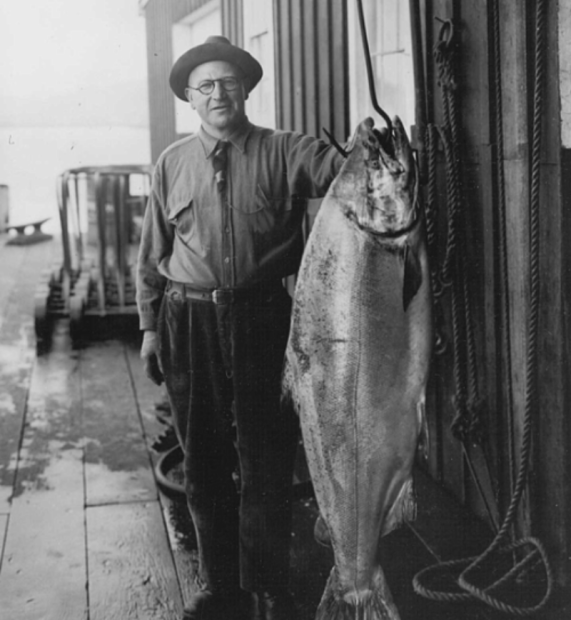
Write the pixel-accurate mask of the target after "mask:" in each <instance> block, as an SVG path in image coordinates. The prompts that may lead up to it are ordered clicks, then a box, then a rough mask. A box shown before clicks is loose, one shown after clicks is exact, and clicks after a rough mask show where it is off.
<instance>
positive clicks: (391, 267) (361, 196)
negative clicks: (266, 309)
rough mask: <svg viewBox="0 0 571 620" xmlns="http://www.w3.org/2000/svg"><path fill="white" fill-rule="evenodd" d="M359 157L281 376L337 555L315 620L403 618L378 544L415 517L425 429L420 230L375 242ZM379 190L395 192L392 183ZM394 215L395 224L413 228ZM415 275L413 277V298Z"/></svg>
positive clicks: (424, 267)
mask: <svg viewBox="0 0 571 620" xmlns="http://www.w3.org/2000/svg"><path fill="white" fill-rule="evenodd" d="M401 129H402V127H401ZM401 144H404V142H402V143H401ZM406 144H408V142H407V143H406ZM405 146H406V145H405ZM397 150H398V149H397ZM360 157H362V155H360V154H359V152H356V153H353V154H352V155H351V156H350V159H349V160H348V161H347V162H346V166H345V167H344V168H343V169H342V170H341V172H340V174H339V176H338V177H337V179H336V181H335V182H334V184H333V186H332V187H331V188H330V191H329V193H328V195H327V196H326V198H325V199H324V201H323V203H322V206H321V208H320V211H319V213H318V215H317V218H316V220H315V223H314V226H313V229H312V232H311V234H310V237H309V239H308V243H307V245H306V249H305V252H304V258H303V261H302V265H301V268H300V271H299V275H298V281H297V285H296V291H295V299H294V307H293V312H292V324H291V330H290V340H289V343H288V348H287V352H286V360H287V363H286V368H285V372H284V392H285V393H286V394H287V393H291V397H292V399H293V401H294V404H295V406H296V408H297V411H298V413H299V415H300V422H301V427H302V432H303V440H304V446H305V451H306V456H307V462H308V465H309V469H310V473H311V478H312V481H313V485H314V489H315V494H316V497H317V501H318V504H319V509H320V512H321V515H322V517H323V518H324V520H325V522H326V523H327V527H328V530H329V533H330V537H331V543H332V547H333V552H334V557H335V566H334V568H333V570H332V573H331V576H330V578H329V580H328V583H327V586H326V588H325V592H324V595H323V598H322V602H321V604H320V606H319V609H318V613H317V620H320V619H322V620H325V619H327V620H335V618H339V619H345V618H347V619H348V618H351V619H352V620H398V618H399V615H398V611H397V609H396V607H395V606H394V604H393V603H392V598H391V594H390V592H389V589H388V586H387V584H386V582H385V579H384V575H383V572H382V568H381V567H380V565H379V562H378V545H379V540H380V537H381V536H382V535H383V534H386V533H387V532H388V531H390V530H391V529H393V528H394V527H396V526H397V525H398V524H399V523H401V522H402V521H403V520H405V519H407V518H412V517H413V516H414V497H413V492H412V467H413V462H414V458H415V454H416V448H417V445H418V441H419V437H420V436H421V433H422V429H423V426H424V421H423V402H424V392H425V387H426V380H427V377H428V360H429V357H430V347H431V342H430V341H431V316H430V288H429V287H430V284H429V283H430V278H429V271H428V264H427V259H426V248H425V245H424V241H423V233H422V228H421V227H420V226H413V227H410V228H409V233H407V234H406V235H403V238H402V239H400V240H399V241H398V242H393V241H391V242H389V243H387V242H384V241H383V240H382V239H381V238H380V237H379V236H378V235H375V234H372V233H371V231H370V226H372V225H374V223H375V217H376V213H375V212H374V211H371V209H370V208H369V206H370V203H369V200H370V196H369V193H368V192H369V189H368V188H370V187H371V186H372V185H371V184H370V183H369V182H368V176H367V175H368V174H369V173H368V172H367V171H366V170H365V167H364V165H363V163H362V161H363V160H362V159H360ZM392 169H394V170H397V169H398V166H396V165H395V166H394V167H393V168H392ZM383 174H384V172H383ZM397 181H398V184H399V186H398V187H399V188H402V178H401V177H399V178H398V179H397ZM381 186H382V187H383V188H384V189H383V191H385V190H386V189H387V188H388V190H387V191H390V188H391V179H390V178H387V176H386V175H385V178H384V179H383V183H382V184H378V185H376V186H375V187H381ZM399 191H400V189H399ZM405 197H406V196H405ZM409 202H410V201H409ZM389 203H390V201H389V200H388V199H387V200H386V201H385V202H384V203H383V209H382V210H380V211H379V212H382V213H383V217H384V215H385V212H386V211H387V209H389V208H390V204H389ZM404 206H405V207H406V208H410V205H404ZM363 213H364V216H363ZM397 215H398V217H396V216H395V218H392V221H399V222H405V221H407V217H408V216H407V214H406V213H399V214H397ZM409 219H410V218H409ZM362 222H364V224H363V225H361V223H362ZM411 257H412V259H411ZM409 259H411V260H410V262H408V263H407V260H409ZM407 269H408V270H409V273H410V270H412V271H413V272H414V271H415V270H416V273H413V276H414V278H413V279H411V280H410V282H412V283H414V286H413V287H412V294H411V295H410V296H405V295H403V291H404V290H410V289H406V287H405V278H406V274H407ZM403 298H406V299H407V301H406V302H405V303H403Z"/></svg>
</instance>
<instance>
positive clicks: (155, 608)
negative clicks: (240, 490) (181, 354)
mask: <svg viewBox="0 0 571 620" xmlns="http://www.w3.org/2000/svg"><path fill="white" fill-rule="evenodd" d="M4 241H5V237H2V236H0V264H2V265H3V268H2V270H1V273H0V312H1V315H0V545H1V546H0V620H82V619H84V620H175V619H177V618H179V617H181V614H182V608H183V604H184V600H187V599H188V597H189V596H190V595H191V593H192V591H193V587H194V585H193V576H194V573H195V570H196V540H195V539H194V535H193V532H192V523H191V521H190V519H189V517H188V513H187V511H186V507H185V505H184V501H182V500H181V499H180V498H178V499H177V498H169V497H167V496H165V495H164V494H162V493H161V492H160V491H159V490H158V488H157V485H156V482H155V478H154V470H153V466H154V463H155V462H156V459H157V454H156V453H155V452H154V451H153V450H152V449H151V445H152V443H153V441H154V440H155V439H156V437H157V436H158V434H159V433H160V432H162V430H163V429H164V427H163V426H162V425H161V423H160V422H159V421H158V419H157V416H156V408H155V404H156V403H157V402H160V401H161V400H162V399H163V396H164V395H163V392H162V390H161V389H160V388H157V387H155V386H154V385H153V384H152V383H150V382H149V381H148V380H147V379H146V378H145V377H144V375H143V371H142V367H141V363H140V360H139V354H138V348H139V343H140V340H139V334H138V333H137V331H136V329H134V330H131V331H128V330H125V331H123V332H122V333H115V334H114V336H113V337H112V338H110V339H98V340H92V341H90V342H88V343H86V344H85V345H84V346H83V347H82V348H80V349H74V348H73V347H72V345H71V342H70V338H69V329H68V325H67V324H66V321H65V320H62V321H60V322H58V323H57V324H56V327H55V330H54V335H53V342H52V346H51V348H50V349H49V350H48V351H46V352H44V353H43V354H42V355H40V356H37V355H36V350H35V337H34V333H33V320H32V308H33V301H32V298H33V292H34V288H35V284H36V282H37V279H38V277H39V274H40V272H41V270H42V268H44V267H45V266H46V265H49V264H50V262H51V261H52V260H53V259H54V258H55V259H56V260H57V258H58V254H59V244H58V243H57V241H53V242H47V243H42V244H38V245H35V246H20V247H12V246H5V245H4ZM96 331H97V330H96ZM419 480H420V481H421V482H422V480H423V479H422V477H421V478H419ZM427 488H428V487H427V483H426V481H425V482H424V483H423V484H421V485H420V503H421V506H420V518H419V521H418V522H417V523H416V524H415V525H414V526H412V527H404V528H401V529H400V530H398V531H397V532H395V533H393V534H391V535H389V536H388V537H386V539H384V540H383V543H382V548H381V553H382V559H383V566H384V568H385V571H386V573H387V579H388V581H389V584H390V587H391V589H392V591H393V595H394V598H395V602H396V604H397V606H398V607H399V609H400V611H401V616H402V620H413V619H415V620H416V619H418V618H423V619H425V620H436V619H438V620H448V619H450V620H453V619H454V620H456V619H458V618H467V619H469V618H474V619H475V618H492V617H494V616H493V615H492V614H491V612H489V611H488V610H486V609H483V608H482V607H479V606H474V605H464V606H458V605H444V604H438V603H432V602H430V601H426V600H424V599H421V598H420V597H418V596H417V595H415V594H414V593H413V590H412V586H411V580H412V577H413V575H414V574H415V572H416V571H418V570H420V569H421V568H424V567H425V566H427V565H429V564H432V563H434V562H436V561H439V560H443V559H448V558H449V557H457V556H459V555H462V554H463V551H464V550H466V551H467V552H468V554H471V553H474V552H478V550H480V551H481V550H483V547H481V546H480V547H479V548H477V547H478V545H483V544H484V543H485V541H486V537H487V536H489V535H488V534H487V532H486V531H485V528H484V529H482V528H481V526H478V524H477V523H475V522H474V521H473V520H470V519H466V518H465V516H463V515H462V513H461V510H460V509H458V507H457V506H455V505H453V503H449V504H446V502H445V501H444V500H443V501H442V502H436V503H435V502H434V500H433V499H431V497H430V492H428V491H426V489H427ZM423 489H424V490H423ZM446 501H450V500H446ZM316 516H317V508H316V505H315V502H314V500H313V499H312V498H305V499H301V500H299V501H297V502H296V504H295V507H294V527H293V532H292V556H291V557H292V583H291V588H292V590H293V592H294V594H295V596H296V600H297V602H298V604H299V608H300V614H299V619H298V620H312V619H313V618H314V614H315V609H316V606H317V604H318V602H319V599H320V597H321V594H322V591H323V587H324V584H325V581H326V579H327V576H328V574H329V571H330V569H331V566H332V554H331V552H330V550H328V549H325V548H323V547H320V546H318V545H317V544H316V543H315V542H314V541H313V524H314V520H315V518H316ZM478 528H480V529H478ZM438 540H441V541H442V540H443V541H445V544H441V543H439V542H438ZM467 540H468V541H471V543H470V545H468V544H466V541H467ZM468 547H470V548H469V549H468ZM475 547H476V549H475ZM555 617H556V616H555ZM221 620H231V619H221Z"/></svg>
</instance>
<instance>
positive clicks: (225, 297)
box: [212, 288, 234, 306]
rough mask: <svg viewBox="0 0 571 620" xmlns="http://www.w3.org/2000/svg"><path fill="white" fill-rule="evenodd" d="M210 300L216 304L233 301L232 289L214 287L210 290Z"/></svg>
mask: <svg viewBox="0 0 571 620" xmlns="http://www.w3.org/2000/svg"><path fill="white" fill-rule="evenodd" d="M212 301H213V302H214V303H215V304H216V305H217V306H219V305H227V304H230V303H232V302H233V301H234V291H233V290H232V289H229V288H216V289H214V290H213V291H212Z"/></svg>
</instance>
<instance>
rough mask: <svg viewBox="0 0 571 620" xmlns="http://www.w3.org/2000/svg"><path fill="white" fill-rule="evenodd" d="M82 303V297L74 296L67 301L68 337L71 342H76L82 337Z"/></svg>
mask: <svg viewBox="0 0 571 620" xmlns="http://www.w3.org/2000/svg"><path fill="white" fill-rule="evenodd" d="M83 309H84V302H83V297H82V296H76V295H74V296H73V297H71V298H70V300H69V335H70V336H71V340H72V342H74V343H75V342H78V341H79V340H80V339H81V336H82V321H83Z"/></svg>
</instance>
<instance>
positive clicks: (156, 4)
mask: <svg viewBox="0 0 571 620" xmlns="http://www.w3.org/2000/svg"><path fill="white" fill-rule="evenodd" d="M208 1H209V0H150V1H149V2H148V3H147V5H146V7H145V17H146V29H147V69H148V75H149V113H150V128H151V158H152V161H153V162H155V161H156V160H157V157H158V156H159V155H160V153H161V152H162V151H163V150H164V149H165V148H166V147H167V146H168V145H169V144H172V143H173V142H174V141H175V140H177V139H178V138H179V137H180V136H178V135H177V133H176V123H175V108H174V99H173V97H174V96H173V94H172V92H171V90H170V88H169V85H168V78H169V74H170V70H171V67H172V65H173V63H174V61H175V60H176V58H173V57H172V25H173V23H175V22H177V21H179V20H181V19H183V18H184V17H186V16H187V15H188V14H189V13H191V12H192V11H195V10H196V9H199V8H200V7H201V6H203V5H204V4H207V3H208ZM221 13H222V32H223V33H224V34H225V35H226V36H227V37H228V38H229V39H230V40H231V41H232V43H234V44H236V45H240V44H241V43H242V40H243V33H242V18H241V15H242V2H241V0H221Z"/></svg>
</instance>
